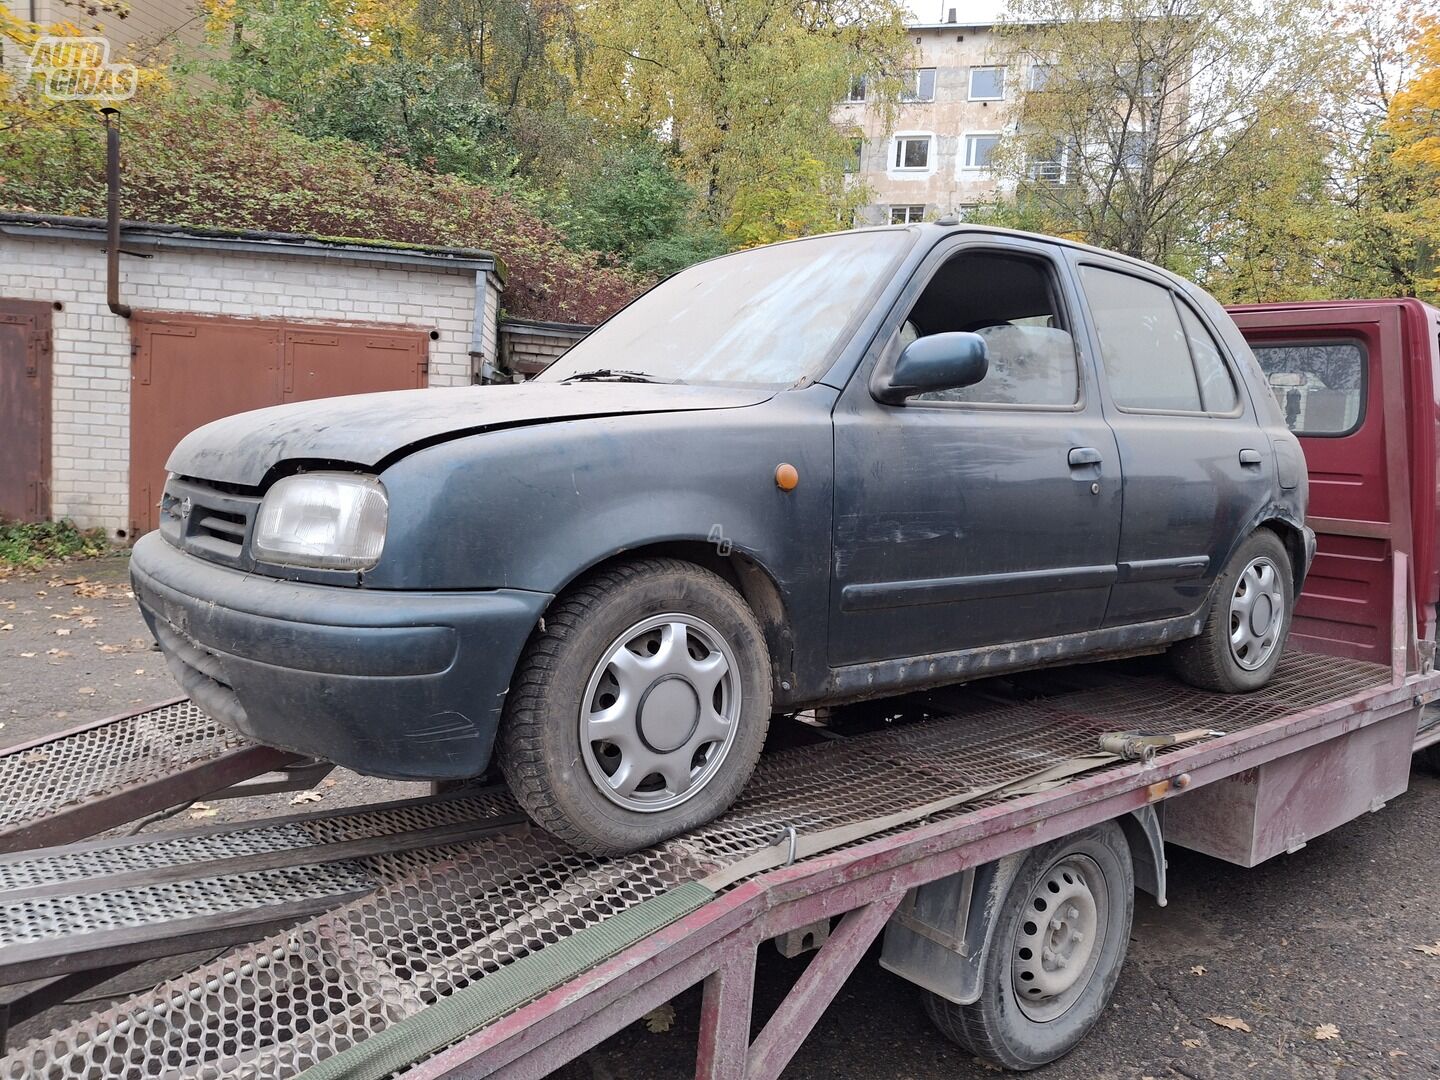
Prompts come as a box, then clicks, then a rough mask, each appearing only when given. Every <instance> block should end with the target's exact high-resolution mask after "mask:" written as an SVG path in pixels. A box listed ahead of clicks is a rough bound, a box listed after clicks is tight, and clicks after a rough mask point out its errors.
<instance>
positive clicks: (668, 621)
mask: <svg viewBox="0 0 1440 1080" xmlns="http://www.w3.org/2000/svg"><path fill="white" fill-rule="evenodd" d="M739 716H740V680H739V674H738V666H737V664H736V662H735V655H734V653H733V652H731V650H730V646H729V645H728V644H727V643H726V641H725V639H724V638H723V637H721V636H720V634H719V633H718V632H717V631H716V629H715V628H714V627H713V626H711V625H710V624H709V623H707V622H705V621H704V620H703V619H697V618H696V617H695V616H693V615H685V614H680V613H671V614H666V615H655V616H653V617H651V618H649V619H646V620H644V621H643V622H638V623H636V624H635V625H634V626H632V627H631V628H630V629H629V630H626V631H625V632H624V633H623V634H621V635H620V636H619V637H618V638H616V639H615V640H614V641H613V642H612V643H611V644H610V647H609V648H608V649H606V650H605V654H604V656H603V657H602V659H601V660H600V663H599V664H597V665H596V666H595V670H594V672H593V673H592V674H591V676H590V682H589V683H588V685H587V686H586V688H585V696H584V698H583V699H582V704H581V708H580V752H581V756H582V757H583V758H584V759H585V768H586V769H587V770H588V772H589V773H590V779H591V780H593V781H594V782H595V785H596V786H597V787H598V788H599V789H600V792H601V793H602V794H603V795H604V796H605V797H606V798H607V799H609V800H610V801H611V802H613V803H615V804H616V805H617V806H622V807H624V808H625V809H626V810H638V811H641V812H645V813H654V812H656V811H660V810H668V809H670V808H671V807H673V806H678V805H679V804H680V803H682V802H684V801H685V800H686V799H689V798H691V797H692V796H694V795H695V794H697V793H698V792H699V791H700V790H701V789H702V788H704V786H705V785H706V784H707V783H709V782H710V780H711V779H712V778H713V777H714V776H715V774H716V773H717V772H718V771H719V769H720V766H721V764H722V763H723V762H724V760H725V756H726V755H727V754H728V753H729V752H730V746H731V744H732V743H733V742H734V741H735V732H736V731H737V729H738V728H739Z"/></svg>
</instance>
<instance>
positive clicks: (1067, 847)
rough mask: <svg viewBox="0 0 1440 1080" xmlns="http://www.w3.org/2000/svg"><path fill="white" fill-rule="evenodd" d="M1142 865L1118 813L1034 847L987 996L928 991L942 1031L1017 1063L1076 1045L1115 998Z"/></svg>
mask: <svg viewBox="0 0 1440 1080" xmlns="http://www.w3.org/2000/svg"><path fill="white" fill-rule="evenodd" d="M1134 910H1135V872H1134V867H1133V866H1132V864H1131V861H1130V847H1129V844H1127V843H1126V840H1125V834H1124V833H1123V832H1122V831H1121V829H1120V826H1119V825H1117V824H1116V823H1115V822H1113V821H1108V822H1105V823H1104V824H1101V825H1096V826H1093V827H1092V828H1089V829H1086V830H1084V831H1083V832H1079V833H1076V834H1074V835H1073V836H1067V837H1064V838H1062V839H1060V840H1055V841H1052V842H1051V843H1049V844H1043V845H1041V846H1040V847H1037V848H1035V849H1034V850H1032V851H1031V852H1030V854H1029V855H1028V856H1026V858H1025V861H1024V862H1023V863H1022V864H1021V866H1020V869H1019V870H1018V871H1017V872H1016V874H1015V879H1014V881H1012V882H1011V884H1010V890H1009V892H1008V893H1007V894H1006V898H1005V902H1004V905H1003V907H1002V909H1001V912H1000V913H999V914H998V915H997V917H996V919H995V922H994V925H993V927H992V929H991V932H990V941H989V943H988V946H987V950H986V955H985V961H984V965H983V967H982V969H981V990H980V997H979V999H978V1000H977V1001H975V1002H974V1003H973V1004H970V1005H956V1004H955V1003H954V1002H951V1001H948V1000H946V999H945V998H942V997H940V996H939V995H937V994H933V993H927V994H926V995H925V1011H926V1013H927V1014H928V1015H929V1016H930V1019H931V1020H933V1021H934V1023H935V1026H936V1027H938V1028H939V1029H940V1031H941V1033H942V1034H944V1035H945V1036H946V1038H948V1039H950V1040H951V1041H953V1042H955V1043H958V1044H959V1045H961V1046H963V1047H965V1048H966V1049H968V1050H970V1051H971V1052H973V1053H975V1054H976V1055H977V1056H979V1057H981V1058H985V1059H987V1060H990V1061H993V1062H995V1063H996V1064H998V1065H1002V1066H1004V1067H1005V1068H1007V1069H1017V1070H1026V1069H1034V1068H1038V1067H1039V1066H1041V1065H1044V1064H1046V1063H1048V1062H1051V1061H1054V1060H1055V1059H1056V1058H1058V1057H1061V1056H1062V1055H1064V1054H1067V1053H1069V1052H1070V1050H1071V1049H1073V1048H1074V1047H1075V1045H1076V1044H1077V1043H1078V1042H1079V1041H1080V1040H1081V1039H1082V1038H1083V1037H1084V1035H1085V1033H1086V1032H1087V1031H1089V1030H1090V1027H1091V1025H1093V1024H1094V1023H1095V1021H1096V1020H1097V1019H1099V1017H1100V1013H1101V1012H1102V1011H1103V1010H1104V1009H1105V1006H1106V1005H1107V1004H1108V1003H1109V1001H1110V995H1111V994H1112V993H1113V992H1114V990H1115V982H1116V980H1117V979H1118V978H1119V976H1120V965H1121V964H1122V963H1123V962H1124V960H1125V950H1126V948H1127V946H1128V945H1129V940H1130V922H1131V918H1132V916H1133V915H1134Z"/></svg>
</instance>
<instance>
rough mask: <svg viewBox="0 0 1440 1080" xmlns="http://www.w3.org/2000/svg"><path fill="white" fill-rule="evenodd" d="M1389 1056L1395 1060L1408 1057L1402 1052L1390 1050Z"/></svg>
mask: <svg viewBox="0 0 1440 1080" xmlns="http://www.w3.org/2000/svg"><path fill="white" fill-rule="evenodd" d="M1390 1056H1391V1057H1392V1058H1397V1057H1409V1056H1410V1055H1409V1054H1407V1053H1405V1051H1404V1050H1391V1051H1390Z"/></svg>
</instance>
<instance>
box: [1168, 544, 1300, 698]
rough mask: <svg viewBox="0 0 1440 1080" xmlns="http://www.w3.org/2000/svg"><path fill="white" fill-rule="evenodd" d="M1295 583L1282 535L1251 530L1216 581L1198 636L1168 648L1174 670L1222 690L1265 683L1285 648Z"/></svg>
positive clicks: (1242, 689)
mask: <svg viewBox="0 0 1440 1080" xmlns="http://www.w3.org/2000/svg"><path fill="white" fill-rule="evenodd" d="M1294 581H1295V578H1294V575H1293V573H1292V568H1291V564H1290V553H1289V552H1288V551H1286V550H1285V545H1284V544H1283V543H1281V541H1280V538H1279V537H1278V536H1276V535H1275V534H1274V533H1273V532H1271V531H1270V530H1269V529H1257V530H1255V532H1253V533H1251V534H1250V535H1249V536H1248V537H1247V538H1246V540H1245V542H1244V543H1243V544H1241V545H1240V549H1239V550H1238V551H1237V552H1235V554H1234V556H1233V557H1232V558H1231V559H1230V562H1229V565H1227V566H1226V567H1225V569H1224V571H1222V572H1221V574H1220V576H1219V577H1218V578H1217V579H1216V581H1215V588H1214V591H1213V592H1212V594H1211V597H1210V614H1209V615H1208V617H1207V618H1206V620H1205V626H1204V628H1203V629H1202V630H1201V631H1200V634H1199V636H1198V637H1193V638H1190V639H1189V640H1188V641H1181V642H1179V643H1177V644H1175V645H1173V646H1171V648H1170V666H1171V667H1172V668H1173V669H1174V671H1175V673H1176V674H1177V675H1179V676H1180V678H1182V679H1184V680H1185V681H1186V682H1187V683H1189V684H1190V685H1191V686H1198V687H1200V688H1201V689H1202V690H1218V691H1220V692H1221V693H1225V694H1235V693H1245V692H1247V691H1250V690H1258V689H1259V688H1260V687H1262V686H1264V685H1265V684H1266V683H1267V682H1269V681H1270V677H1271V676H1272V675H1274V674H1275V669H1276V668H1277V667H1278V666H1279V665H1280V658H1281V656H1282V655H1283V654H1284V652H1285V639H1286V637H1288V636H1289V633H1290V617H1291V612H1292V609H1293V607H1294V603H1295V595H1294V591H1295V585H1294Z"/></svg>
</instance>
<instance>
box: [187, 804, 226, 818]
mask: <svg viewBox="0 0 1440 1080" xmlns="http://www.w3.org/2000/svg"><path fill="white" fill-rule="evenodd" d="M218 813H220V811H219V810H216V809H215V807H213V806H203V805H201V804H199V803H196V804H195V806H193V807H191V809H190V817H191V818H192V819H193V820H195V821H204V820H205V819H206V818H212V817H214V816H215V815H216V814H218Z"/></svg>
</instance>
